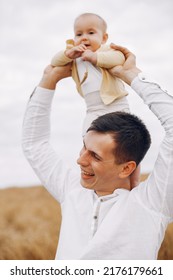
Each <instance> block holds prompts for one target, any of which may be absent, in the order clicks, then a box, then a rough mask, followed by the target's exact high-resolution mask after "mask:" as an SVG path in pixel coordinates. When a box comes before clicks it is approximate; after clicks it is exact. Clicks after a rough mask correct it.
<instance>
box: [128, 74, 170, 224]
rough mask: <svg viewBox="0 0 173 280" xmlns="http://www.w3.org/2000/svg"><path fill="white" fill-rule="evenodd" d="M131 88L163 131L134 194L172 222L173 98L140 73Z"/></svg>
mask: <svg viewBox="0 0 173 280" xmlns="http://www.w3.org/2000/svg"><path fill="white" fill-rule="evenodd" d="M131 87H132V88H133V89H134V90H135V91H136V92H137V93H138V94H139V96H140V97H141V98H142V99H143V101H144V103H145V104H147V105H148V107H149V109H150V110H151V111H152V112H153V113H154V114H155V115H156V117H157V118H158V119H159V121H160V123H161V125H162V126H163V128H164V130H165V136H164V139H163V141H162V143H161V146H160V149H159V154H158V157H157V160H156V162H155V165H154V169H153V170H152V172H151V174H150V176H149V178H148V179H147V180H146V181H145V182H144V183H143V184H142V185H141V186H140V187H139V188H136V191H137V192H140V194H141V196H140V197H141V198H142V199H143V201H145V203H146V206H147V205H148V207H149V208H150V209H151V208H152V209H153V210H154V211H156V212H157V213H158V212H159V213H160V214H162V215H164V216H166V217H167V218H168V219H170V221H173V96H172V95H171V94H169V93H168V92H167V91H166V90H163V89H162V88H161V87H160V86H159V85H158V84H157V83H156V82H154V81H153V80H151V79H150V78H149V77H147V75H146V74H144V73H140V74H139V75H138V77H136V78H135V79H134V80H133V82H132V84H131Z"/></svg>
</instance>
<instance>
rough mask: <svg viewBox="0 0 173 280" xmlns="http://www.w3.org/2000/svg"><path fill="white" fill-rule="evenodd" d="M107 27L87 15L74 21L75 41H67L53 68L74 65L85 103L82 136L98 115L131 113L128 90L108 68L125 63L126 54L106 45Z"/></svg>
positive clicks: (53, 61) (104, 23) (73, 73)
mask: <svg viewBox="0 0 173 280" xmlns="http://www.w3.org/2000/svg"><path fill="white" fill-rule="evenodd" d="M106 31H107V24H106V22H105V21H104V19H102V18H101V17H100V16H98V15H96V14H92V13H85V14H82V15H80V16H78V17H77V18H76V19H75V22H74V40H67V46H66V50H65V51H64V50H63V51H60V52H58V53H57V54H56V55H55V56H54V57H53V59H52V61H51V64H52V66H62V65H65V64H67V63H71V62H72V77H73V79H74V81H75V83H76V87H77V90H78V92H79V93H80V95H81V96H82V97H84V100H85V102H86V107H87V110H86V111H87V113H86V117H85V120H84V124H83V135H84V134H85V132H86V131H87V129H88V128H89V126H90V124H91V122H92V121H93V120H94V119H96V118H97V117H98V116H100V115H103V114H106V113H109V112H113V111H127V112H128V111H129V105H128V102H127V99H126V97H125V96H126V95H127V91H126V90H125V88H124V84H123V82H122V81H120V80H119V79H118V78H115V77H113V76H111V74H110V73H109V71H108V70H109V69H110V68H112V67H114V66H116V65H121V64H123V63H124V61H125V58H124V55H123V54H122V53H121V52H120V51H115V50H113V49H112V48H111V47H110V46H108V45H105V43H106V41H107V39H108V34H107V33H106Z"/></svg>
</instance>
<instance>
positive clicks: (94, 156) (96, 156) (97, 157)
mask: <svg viewBox="0 0 173 280" xmlns="http://www.w3.org/2000/svg"><path fill="white" fill-rule="evenodd" d="M92 157H93V158H95V159H96V160H100V157H99V156H98V155H97V154H95V153H92Z"/></svg>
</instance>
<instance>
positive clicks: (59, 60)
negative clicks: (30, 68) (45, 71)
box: [51, 44, 87, 66]
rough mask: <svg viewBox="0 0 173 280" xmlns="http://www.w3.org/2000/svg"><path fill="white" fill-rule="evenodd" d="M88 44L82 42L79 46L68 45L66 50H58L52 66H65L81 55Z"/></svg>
mask: <svg viewBox="0 0 173 280" xmlns="http://www.w3.org/2000/svg"><path fill="white" fill-rule="evenodd" d="M86 49H87V48H86V46H85V45H83V44H81V45H79V46H72V45H71V46H70V47H67V49H66V50H65V51H60V52H58V53H57V54H56V55H55V56H54V57H53V58H52V60H51V65H52V66H64V65H66V64H68V63H70V62H72V60H73V59H75V58H78V57H81V56H82V53H83V52H84V51H85V50H86Z"/></svg>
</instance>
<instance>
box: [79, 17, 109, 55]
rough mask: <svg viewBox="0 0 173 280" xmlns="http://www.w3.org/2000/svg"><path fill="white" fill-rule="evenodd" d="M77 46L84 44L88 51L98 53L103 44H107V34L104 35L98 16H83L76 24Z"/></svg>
mask: <svg viewBox="0 0 173 280" xmlns="http://www.w3.org/2000/svg"><path fill="white" fill-rule="evenodd" d="M74 33H75V38H74V41H75V45H76V46H77V45H80V44H84V45H85V46H86V47H87V49H89V50H91V51H93V52H94V51H96V50H97V49H98V48H100V46H101V44H104V43H106V40H107V34H106V33H104V30H103V28H102V24H101V22H100V19H99V18H98V17H97V16H91V15H90V16H81V17H79V18H77V20H76V21H75V24H74Z"/></svg>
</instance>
